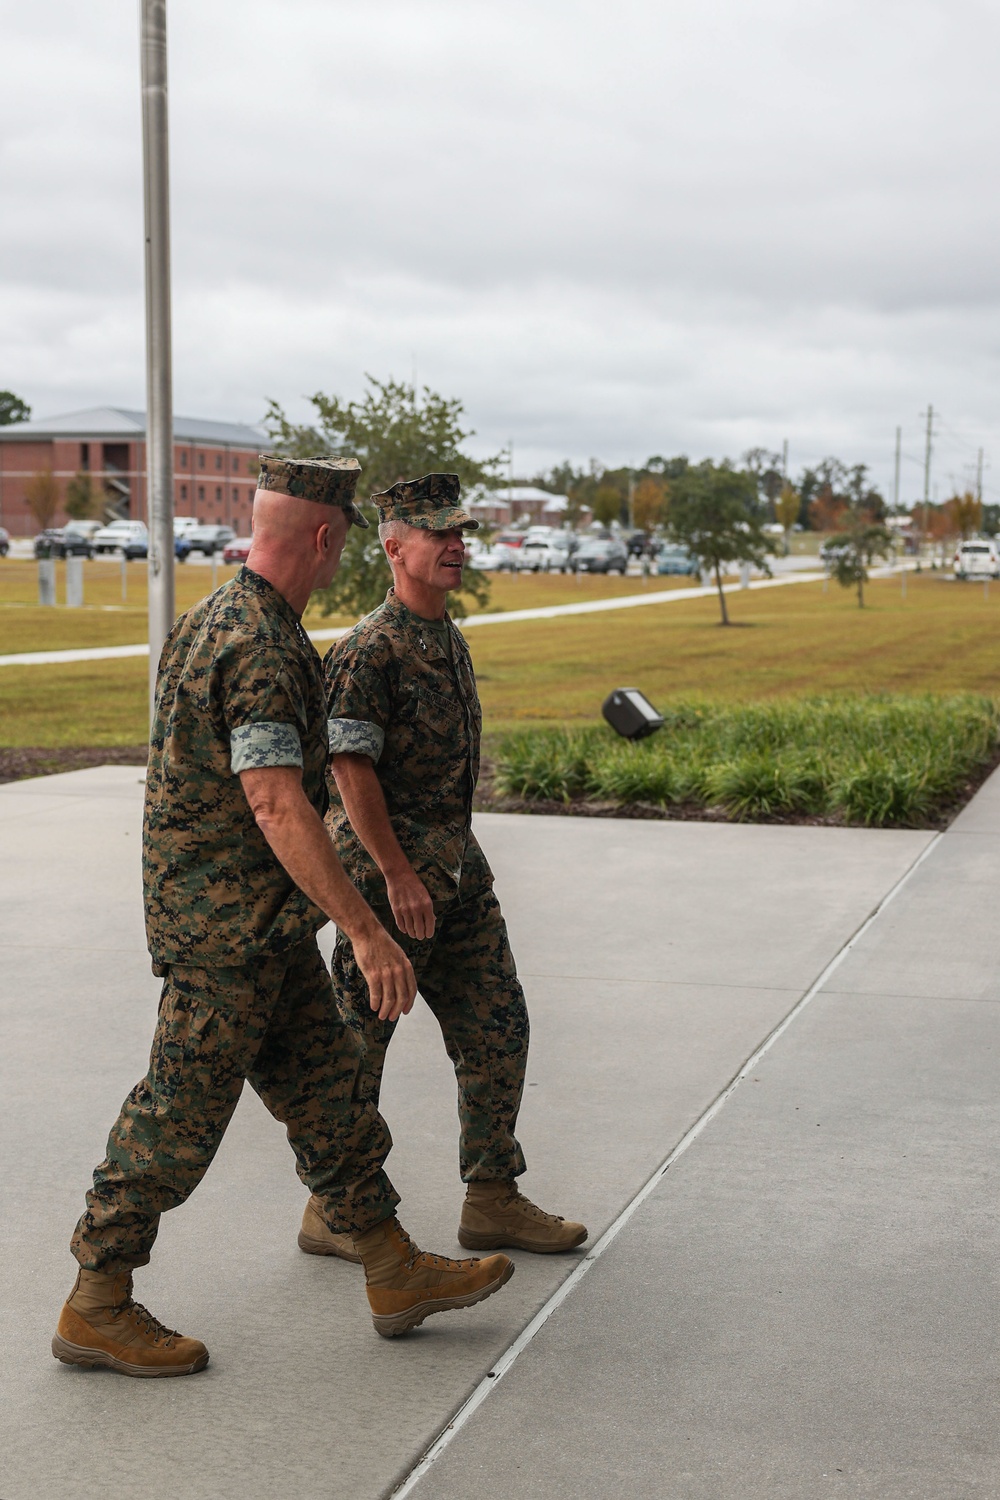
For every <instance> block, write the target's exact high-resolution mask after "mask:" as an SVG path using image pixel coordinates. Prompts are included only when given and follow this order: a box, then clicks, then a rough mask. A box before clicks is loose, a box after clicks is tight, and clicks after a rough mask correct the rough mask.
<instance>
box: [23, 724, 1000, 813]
mask: <svg viewBox="0 0 1000 1500" xmlns="http://www.w3.org/2000/svg"><path fill="white" fill-rule="evenodd" d="M148 752H149V747H148V745H82V746H81V745H74V746H60V747H56V748H51V747H48V748H45V747H37V746H30V745H28V746H18V747H16V748H14V749H4V748H3V747H2V746H0V785H2V784H3V783H4V782H7V781H23V780H25V778H27V777H29V776H54V775H56V774H58V772H60V771H81V770H83V769H85V767H87V766H144V765H145V764H146V759H147V755H148ZM998 765H1000V752H998V753H997V754H996V755H995V756H994V757H993V758H992V759H991V760H990V762H989V763H988V764H987V765H985V766H983V767H982V768H981V770H980V771H979V772H978V773H977V774H976V775H975V776H973V777H970V778H969V781H968V782H967V783H966V785H965V786H964V787H963V788H962V793H961V795H960V796H959V797H957V798H956V799H955V802H954V803H953V804H952V805H951V806H950V807H947V808H944V809H942V811H941V813H940V814H939V816H938V818H937V819H936V820H935V821H934V822H929V823H927V824H925V825H923V826H925V827H928V828H938V829H944V828H947V827H948V824H949V823H950V822H951V821H952V819H953V818H956V817H957V816H958V814H959V813H960V812H961V811H962V808H963V807H964V806H965V804H966V803H967V802H968V801H969V800H970V798H972V797H973V796H974V795H975V793H976V792H978V790H979V788H980V787H981V786H982V784H983V782H984V781H985V780H986V778H987V776H989V775H990V774H991V773H992V772H993V771H995V770H996V768H997V766H998ZM473 806H474V807H475V810H476V812H502V813H528V814H530V815H532V816H534V817H539V816H545V815H547V816H549V817H552V816H556V817H563V818H565V817H570V818H626V819H633V820H634V819H639V820H640V821H647V822H658V823H730V822H732V821H733V819H732V818H730V817H729V815H728V814H727V813H726V812H725V810H724V809H722V808H718V807H698V806H696V805H694V804H691V805H690V806H688V805H685V804H680V805H675V806H673V807H670V808H664V807H660V806H658V804H656V803H653V802H630V803H618V802H591V801H587V800H585V799H582V798H581V799H579V800H576V801H573V802H561V801H556V800H550V801H530V802H529V801H527V800H526V799H524V798H521V797H501V796H498V795H497V794H496V793H495V792H494V790H493V765H492V762H491V761H489V760H487V759H485V758H484V759H483V763H482V770H481V773H480V779H479V785H478V787H477V789H476V799H475V802H474V804H473ZM751 821H753V822H755V823H796V824H804V825H806V826H809V827H814V828H841V827H844V826H845V825H844V824H843V822H842V820H841V819H839V818H815V817H801V816H796V815H790V816H786V815H780V814H775V815H774V816H772V817H769V818H754V819H752V820H751Z"/></svg>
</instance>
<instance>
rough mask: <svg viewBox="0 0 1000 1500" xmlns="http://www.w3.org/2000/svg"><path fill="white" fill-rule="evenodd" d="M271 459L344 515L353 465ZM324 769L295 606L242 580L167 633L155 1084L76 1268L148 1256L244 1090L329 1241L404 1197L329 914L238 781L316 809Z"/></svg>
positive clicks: (151, 838)
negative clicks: (326, 957)
mask: <svg viewBox="0 0 1000 1500" xmlns="http://www.w3.org/2000/svg"><path fill="white" fill-rule="evenodd" d="M270 463H271V465H272V467H271V468H270V469H269V468H268V467H267V464H268V460H267V459H265V460H264V469H263V471H262V474H261V481H260V483H261V487H264V488H268V487H273V488H275V489H279V488H280V487H281V485H282V483H284V486H285V488H284V490H283V492H284V493H297V491H296V490H294V488H292V487H291V486H293V485H294V484H295V483H296V482H298V480H297V476H296V474H295V472H294V471H295V470H299V471H300V476H301V483H300V488H304V489H305V490H306V491H310V486H313V488H312V490H311V492H307V493H304V494H303V498H306V499H321V498H324V497H326V498H328V497H329V495H330V494H332V495H334V496H335V497H337V498H334V499H330V500H329V503H331V504H343V505H344V508H345V509H347V510H348V512H349V513H350V512H351V511H352V510H353V505H352V503H351V499H350V497H352V496H353V492H354V484H355V483H356V474H357V465H356V463H354V461H353V460H332V461H329V463H328V465H327V467H328V469H329V470H332V471H333V472H332V473H327V475H326V476H325V478H324V477H323V476H322V474H321V476H320V483H319V490H318V492H317V489H316V488H315V486H316V484H317V481H316V479H315V475H316V470H317V469H318V468H320V467H321V466H320V465H317V464H315V462H314V463H313V464H312V465H311V466H310V465H305V464H303V465H298V464H288V463H287V462H286V461H282V460H271V461H270ZM283 464H284V470H283V469H282V465H283ZM289 471H291V472H289ZM338 471H343V472H342V473H341V474H340V481H339V483H338V478H337V474H338ZM348 480H349V483H348ZM326 760H327V735H326V710H325V703H324V688H323V679H322V672H321V668H320V662H319V657H318V656H317V654H316V651H315V649H314V647H313V645H312V643H311V642H310V641H309V639H308V637H307V636H306V634H305V632H304V631H303V629H302V626H301V624H300V622H299V618H298V616H297V614H296V613H295V611H294V610H293V609H292V607H291V605H290V604H288V602H287V601H286V600H285V599H284V598H283V596H282V595H281V594H280V593H279V592H278V591H277V590H276V589H275V588H273V587H272V585H271V584H270V583H268V582H267V581H266V580H265V579H264V578H262V577H260V576H259V575H258V574H256V573H254V572H252V571H251V570H250V569H248V568H245V567H244V568H242V569H241V570H240V572H239V573H238V574H237V576H236V577H235V578H234V579H232V580H231V581H230V582H228V583H226V584H224V585H223V586H222V588H220V589H219V590H218V591H217V592H216V593H214V594H213V595H211V597H210V598H208V599H206V600H204V601H203V602H202V603H201V604H198V605H196V606H195V608H194V609H192V610H190V611H189V612H188V613H187V614H186V615H184V616H182V618H181V619H180V620H178V622H177V624H176V625H175V626H174V629H173V630H172V631H171V633H170V635H169V637H168V639H167V641H166V644H165V645H164V648H163V654H162V656H161V658H160V667H159V678H158V685H157V694H156V706H155V714H154V722H153V729H152V734H151V737H150V753H149V769H148V774H147V781H146V801H145V816H144V823H143V875H144V891H145V906H146V932H147V938H148V942H149V948H150V953H151V955H152V958H153V971H154V973H156V974H157V975H159V976H161V977H162V978H163V980H164V984H163V990H162V994H161V999H160V1009H159V1018H158V1021H157V1025H156V1032H155V1036H154V1040H153V1047H152V1052H151V1055H150V1062H149V1071H148V1072H147V1074H146V1076H145V1078H144V1079H143V1080H142V1081H141V1082H140V1083H138V1084H137V1085H136V1086H135V1088H134V1089H133V1090H132V1092H131V1093H130V1094H129V1096H128V1098H127V1099H126V1101H125V1103H124V1105H123V1106H122V1111H121V1114H120V1115H119V1118H118V1120H117V1121H116V1123H115V1125H114V1127H113V1128H112V1131H111V1135H110V1137H109V1140H108V1147H107V1158H106V1160H105V1161H104V1162H102V1164H101V1165H100V1166H99V1167H98V1168H97V1170H96V1172H95V1173H94V1186H93V1188H92V1189H91V1190H90V1192H89V1193H88V1194H87V1207H86V1211H85V1213H84V1215H83V1217H82V1218H81V1220H80V1222H79V1224H78V1225H77V1228H76V1232H75V1234H74V1236H73V1242H72V1249H73V1253H74V1255H75V1256H76V1258H77V1260H78V1261H79V1262H80V1265H81V1266H83V1267H85V1268H86V1269H88V1270H93V1271H109V1272H110V1271H117V1270H125V1269H131V1268H132V1267H134V1266H139V1265H144V1264H145V1263H146V1262H147V1261H148V1260H149V1253H150V1249H151V1246H152V1244H153V1240H154V1239H155V1236H156V1231H157V1226H158V1223H159V1217H160V1214H161V1213H163V1212H164V1211H165V1210H166V1209H169V1208H174V1207H176V1206H177V1205H178V1204H180V1203H183V1202H184V1200H185V1199H186V1198H187V1197H188V1196H189V1194H190V1193H191V1192H192V1191H193V1189H194V1188H195V1187H196V1186H197V1184H198V1183H199V1182H200V1180H201V1178H202V1177H203V1176H204V1174H205V1172H206V1171H207V1169H208V1167H209V1165H210V1163H211V1161H212V1158H213V1156H214V1155H215V1152H216V1150H217V1148H218V1145H219V1142H220V1141H221V1139H222V1135H223V1132H224V1131H225V1129H226V1126H227V1125H228V1123H229V1120H230V1119H231V1117H232V1114H233V1111H234V1110H235V1108H236V1104H237V1102H238V1100H239V1097H240V1093H241V1091H242V1088H243V1081H244V1079H247V1080H249V1082H250V1084H251V1086H252V1087H253V1088H254V1089H255V1090H256V1092H257V1093H258V1094H259V1095H260V1097H261V1099H262V1100H263V1102H264V1103H265V1105H266V1106H267V1108H268V1109H269V1110H270V1111H271V1113H272V1114H273V1115H274V1116H275V1118H277V1119H279V1120H281V1121H282V1123H283V1124H284V1125H285V1126H286V1127H287V1130H288V1139H289V1143H290V1144H291V1147H292V1150H293V1151H294V1153H295V1158H296V1165H297V1169H298V1173H299V1176H300V1177H301V1179H302V1181H303V1182H304V1183H305V1184H306V1185H307V1187H308V1188H309V1189H310V1191H311V1192H312V1193H313V1194H314V1195H315V1197H316V1198H317V1199H318V1200H319V1202H320V1204H321V1205H322V1209H323V1213H324V1215H325V1216H326V1218H327V1220H328V1222H329V1225H330V1227H331V1228H333V1229H335V1230H338V1231H341V1232H346V1231H351V1230H354V1231H363V1230H366V1229H369V1228H371V1227H372V1225H374V1224H376V1223H378V1222H379V1221H380V1220H382V1219H384V1218H387V1217H389V1216H390V1215H391V1214H392V1212H393V1208H394V1205H395V1204H396V1203H397V1202H398V1201H399V1200H398V1196H397V1195H396V1193H395V1192H394V1190H393V1188H392V1186H391V1184H390V1183H389V1180H388V1178H387V1177H386V1176H385V1173H384V1172H383V1170H382V1164H383V1162H384V1161H385V1158H386V1156H387V1154H388V1151H389V1148H390V1145H391V1141H390V1137H389V1133H388V1130H387V1129H386V1126H385V1123H384V1121H383V1120H382V1119H381V1117H380V1116H379V1114H378V1110H377V1107H376V1105H375V1103H374V1102H373V1100H372V1099H371V1097H370V1096H365V1097H362V1092H363V1091H362V1090H361V1089H360V1088H359V1071H360V1049H359V1048H358V1046H357V1043H356V1041H355V1038H354V1035H353V1032H352V1029H351V1028H350V1027H345V1025H344V1023H343V1021H342V1020H341V1018H340V1015H339V1013H338V1010H337V1007H336V1003H335V1000H334V996H333V992H332V987H331V983H330V976H329V974H328V972H327V970H326V966H325V964H324V963H323V960H322V958H321V956H320V953H319V949H318V947H317V945H316V936H315V935H316V932H317V930H318V929H319V928H320V927H321V926H322V925H323V924H324V923H325V921H326V917H325V916H324V914H323V912H322V911H320V910H319V908H318V907H316V906H314V905H313V903H312V902H311V901H310V900H309V899H308V898H307V897H306V896H305V895H304V894H303V893H302V891H300V890H299V889H298V888H297V887H296V886H295V884H294V883H293V881H292V880H291V879H290V877H289V876H288V875H287V874H286V872H285V870H284V869H283V868H282V866H281V865H280V864H279V863H278V861H277V859H276V858H275V856H274V855H273V854H272V852H271V850H270V848H269V846H268V844H267V841H266V840H265V838H264V836H263V834H262V833H261V831H260V829H259V828H258V826H257V824H256V822H255V820H254V817H253V814H252V812H251V810H250V806H249V804H248V802H247V799H246V797H245V795H244V792H243V788H242V785H241V783H240V780H239V772H240V771H242V770H246V769H248V768H252V767H267V766H298V767H301V769H302V784H303V788H304V790H305V793H306V796H307V797H308V799H309V801H310V802H311V803H312V805H313V806H314V807H315V808H316V809H317V811H318V812H319V813H320V814H321V815H322V814H323V812H324V811H325V809H326V803H327V797H326V786H325V774H324V773H325V767H326Z"/></svg>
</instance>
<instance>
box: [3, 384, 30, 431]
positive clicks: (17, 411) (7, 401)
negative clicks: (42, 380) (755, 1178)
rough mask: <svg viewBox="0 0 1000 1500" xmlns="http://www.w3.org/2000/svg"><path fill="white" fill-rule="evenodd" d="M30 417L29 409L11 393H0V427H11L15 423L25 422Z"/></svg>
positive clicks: (24, 402) (25, 403) (26, 404)
mask: <svg viewBox="0 0 1000 1500" xmlns="http://www.w3.org/2000/svg"><path fill="white" fill-rule="evenodd" d="M30 416H31V407H30V406H29V405H28V403H27V401H22V400H21V398H20V396H16V395H15V394H14V392H13V391H0V427H13V425H14V423H15V422H26V421H27V420H28V418H29V417H30Z"/></svg>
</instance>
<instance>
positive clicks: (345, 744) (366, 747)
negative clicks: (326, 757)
mask: <svg viewBox="0 0 1000 1500" xmlns="http://www.w3.org/2000/svg"><path fill="white" fill-rule="evenodd" d="M326 728H327V734H328V735H329V739H330V754H331V755H367V756H368V758H369V759H370V760H372V761H374V762H375V764H376V765H378V762H379V759H380V758H381V755H382V748H383V746H384V745H385V730H384V729H380V728H379V726H378V725H377V724H369V723H368V722H367V721H366V720H364V719H328V720H327V723H326Z"/></svg>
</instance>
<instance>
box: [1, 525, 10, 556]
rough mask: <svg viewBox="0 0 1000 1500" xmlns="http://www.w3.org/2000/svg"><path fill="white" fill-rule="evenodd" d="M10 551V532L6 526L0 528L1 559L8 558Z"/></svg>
mask: <svg viewBox="0 0 1000 1500" xmlns="http://www.w3.org/2000/svg"><path fill="white" fill-rule="evenodd" d="M9 551H10V532H9V531H8V530H7V528H6V527H5V526H0V557H6V556H7V553H8V552H9Z"/></svg>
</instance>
